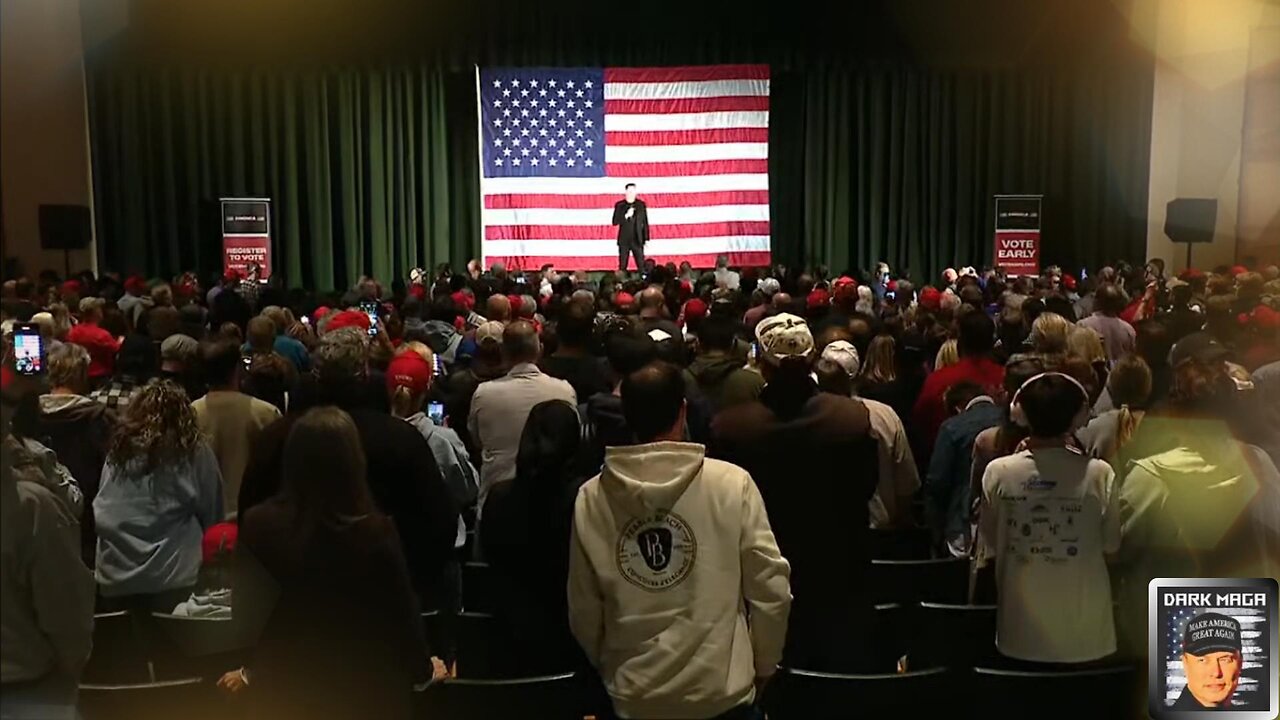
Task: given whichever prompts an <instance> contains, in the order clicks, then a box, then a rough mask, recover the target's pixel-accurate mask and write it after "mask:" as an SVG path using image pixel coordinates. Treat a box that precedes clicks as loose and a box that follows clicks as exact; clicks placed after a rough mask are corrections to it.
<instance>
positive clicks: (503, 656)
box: [454, 612, 521, 680]
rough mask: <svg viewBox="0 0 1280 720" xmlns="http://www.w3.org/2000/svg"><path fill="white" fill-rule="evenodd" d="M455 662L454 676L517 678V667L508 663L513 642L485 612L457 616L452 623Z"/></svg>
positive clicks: (498, 620) (493, 678)
mask: <svg viewBox="0 0 1280 720" xmlns="http://www.w3.org/2000/svg"><path fill="white" fill-rule="evenodd" d="M454 640H455V643H456V646H455V661H456V663H457V666H456V669H457V674H458V677H460V678H466V679H484V680H495V679H507V678H513V677H519V673H520V672H521V668H519V667H513V666H512V663H511V662H509V661H510V660H511V659H512V657H513V655H514V654H513V653H512V652H511V648H512V647H513V645H514V640H513V638H512V637H511V633H510V631H509V630H508V629H507V626H506V624H505V623H503V622H502V620H501V619H500V618H498V617H496V616H494V615H490V614H487V613H473V612H464V613H459V614H458V616H457V617H456V618H455V620H454Z"/></svg>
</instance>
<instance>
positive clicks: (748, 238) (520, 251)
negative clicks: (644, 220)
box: [484, 235, 769, 257]
mask: <svg viewBox="0 0 1280 720" xmlns="http://www.w3.org/2000/svg"><path fill="white" fill-rule="evenodd" d="M768 249H769V236H768V235H726V236H723V237H705V238H678V239H674V238H673V239H670V240H650V241H649V242H648V243H646V244H645V246H644V252H645V254H646V255H701V254H703V253H719V252H757V251H761V250H768ZM484 254H485V256H486V257H517V256H521V255H553V256H556V255H570V256H575V257H578V256H582V257H617V256H618V243H617V241H616V240H486V241H485V243H484Z"/></svg>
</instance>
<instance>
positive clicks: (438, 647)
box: [422, 610, 454, 663]
mask: <svg viewBox="0 0 1280 720" xmlns="http://www.w3.org/2000/svg"><path fill="white" fill-rule="evenodd" d="M453 621H454V617H453V615H452V614H446V613H444V612H441V611H440V610H428V611H427V612H424V613H422V633H423V635H424V636H426V638H427V647H429V648H430V649H431V654H432V655H435V656H436V657H438V658H440V659H442V660H444V661H445V662H446V663H449V662H453V657H454V639H453V633H454V630H453Z"/></svg>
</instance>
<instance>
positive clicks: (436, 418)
mask: <svg viewBox="0 0 1280 720" xmlns="http://www.w3.org/2000/svg"><path fill="white" fill-rule="evenodd" d="M427 417H429V418H431V422H433V423H435V424H436V425H444V403H438V402H432V403H427Z"/></svg>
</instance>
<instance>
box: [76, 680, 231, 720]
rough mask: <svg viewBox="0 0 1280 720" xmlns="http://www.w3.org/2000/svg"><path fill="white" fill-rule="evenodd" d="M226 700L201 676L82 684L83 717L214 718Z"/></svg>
mask: <svg viewBox="0 0 1280 720" xmlns="http://www.w3.org/2000/svg"><path fill="white" fill-rule="evenodd" d="M222 705H223V703H222V702H221V700H220V698H218V697H217V691H216V689H215V687H214V685H213V684H212V683H207V682H205V681H203V680H201V679H200V678H185V679H182V680H168V681H163V682H152V683H138V684H128V685H94V684H82V685H80V698H79V703H78V708H79V710H80V715H81V717H82V718H83V720H173V718H183V720H213V718H216V717H219V716H221V715H222V714H223V713H222V711H223V708H222V707H221V706H222Z"/></svg>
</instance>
